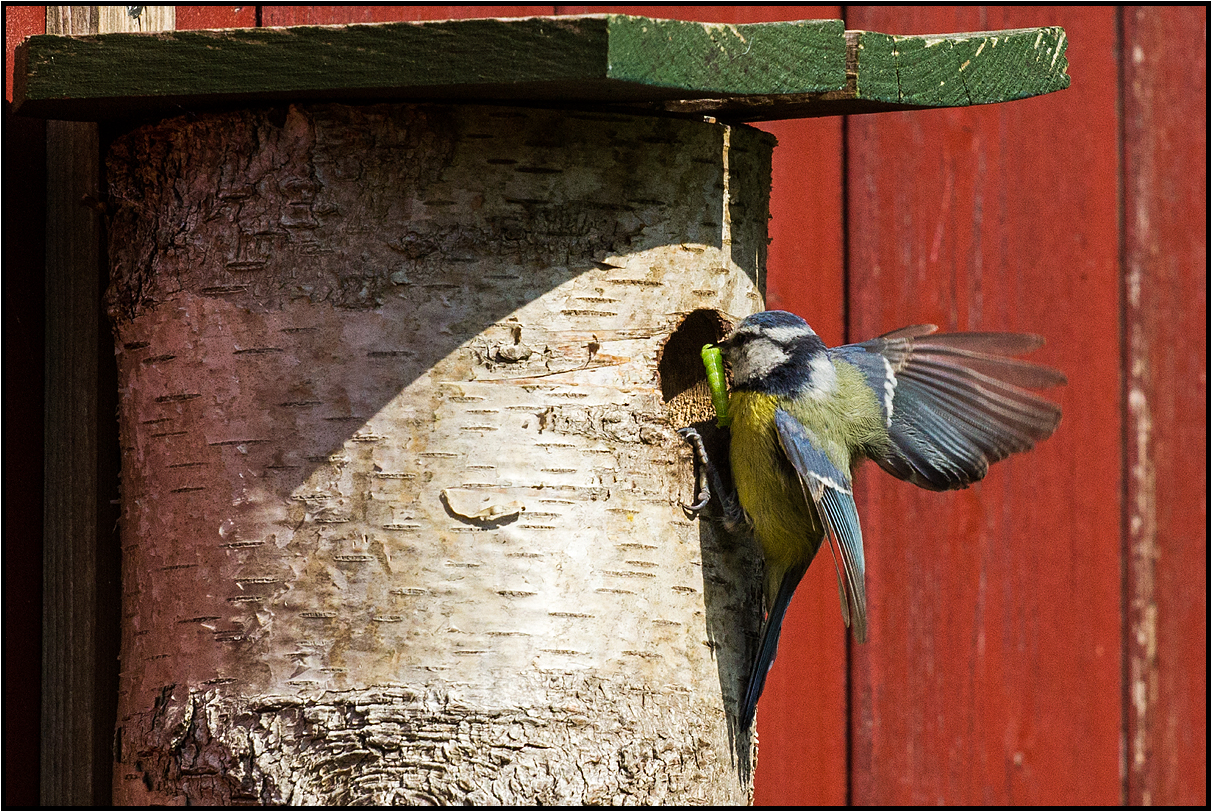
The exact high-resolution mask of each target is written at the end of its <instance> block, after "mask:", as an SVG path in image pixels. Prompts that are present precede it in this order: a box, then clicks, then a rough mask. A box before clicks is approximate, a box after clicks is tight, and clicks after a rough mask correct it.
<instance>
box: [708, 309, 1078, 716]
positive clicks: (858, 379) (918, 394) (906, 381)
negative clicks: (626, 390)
mask: <svg viewBox="0 0 1212 812" xmlns="http://www.w3.org/2000/svg"><path fill="white" fill-rule="evenodd" d="M936 329H937V328H935V327H934V326H933V325H919V326H915V327H906V328H904V329H901V330H896V331H894V332H891V333H888V334H886V335H884V336H881V337H880V338H876V339H872V340H870V341H864V342H862V343H861V344H847V345H845V346H841V347H834V348H832V349H829V348H827V347H826V346H825V344H824V342H822V341H821V339H820V337H819V336H817V334H816V333H815V332H813V331H812V328H811V327H809V326H808V324H807V323H806V322H805V321H804V320H803V319H801V318H800V317H798V316H795V315H792V314H791V313H785V312H782V311H767V312H764V313H757V314H755V315H753V316H749V317H748V318H746V319H745V320H744V321H742V322H741V323H740V324H739V325H738V326H737V328H736V329H735V330H734V331H733V332H732V333H731V334H730V335H728V337H727V338H725V339H724V340H723V341H721V342H719V345H718V346H719V347H720V349H721V350H722V351H723V354H724V358H725V360H726V361H727V363H728V366H729V368H730V369H731V372H732V395H731V398H730V402H729V409H730V411H731V419H732V424H731V433H732V434H731V440H730V445H729V457H730V462H731V468H732V477H733V481H734V484H735V497H736V499H737V500H739V503H740V504H739V509H737V508H736V507H735V500H733V499H732V498H731V497H730V496H727V497H725V496H724V495H723V494H721V496H722V497H724V498H723V502H724V507H725V513H726V519H727V513H728V512H729V510H730V507H729V503H732V507H731V510H732V511H733V512H735V513H740V514H741V515H740V516H739V517H737V518H736V519H735V520H736V521H740V522H743V523H744V524H747V525H748V526H749V527H751V528H752V531H753V535H754V537H755V538H756V539H757V541H758V544H759V545H760V546H761V550H762V554H763V557H764V559H765V572H766V575H765V584H764V599H765V610H766V617H765V620H764V622H763V624H762V631H761V638H760V642H759V644H758V652H757V656H756V658H755V659H754V661H753V665H752V669H751V671H750V674H749V680H748V684H747V687H746V691H745V696H744V699H743V701H742V703H741V722H742V729H748V727H749V724H750V723H751V722H752V720H753V715H754V712H755V710H756V707H757V701H758V697H759V696H761V693H762V688H763V686H764V685H765V682H766V674H767V671H768V670H769V669H770V666H771V664H772V663H773V662H774V656H775V652H776V650H777V648H778V638H779V629H780V627H781V626H782V622H783V615H784V613H785V612H786V611H787V606H788V605H789V603H790V602H791V596H792V594H793V593H794V592H795V588H796V586H797V585H798V584H799V582H800V579H801V578H802V577H803V576H804V572H805V571H806V570H807V569H808V565H809V564H810V563H811V562H812V559H813V557H814V556H815V555H816V552H817V550H818V549H819V548H820V546H821V543H822V542H823V541H824V540H825V539H826V538H828V539H829V543H830V550H831V551H832V553H833V559H834V565H835V567H836V569H837V572H838V584H839V591H840V593H841V601H842V618H843V619H844V621H845V622H846V625H847V626H849V627H850V628H851V629H852V631H853V634H854V637H855V639H856V640H858V641H859V642H863V641H864V640H865V639H866V636H867V600H866V593H865V590H864V585H863V537H862V531H861V530H860V529H859V518H858V511H857V509H856V507H855V503H854V496H853V494H852V491H851V482H852V472H853V470H854V469H855V467H856V466H857V465H858V463H859V462H861V461H862V460H864V459H870V460H874V461H875V462H876V463H877V464H878V465H879V466H880V467H881V468H883V469H884V470H885V471H887V472H888V473H890V474H892V475H893V476H895V477H897V478H899V479H904V480H907V481H909V482H912V483H913V484H915V485H918V486H920V487H922V488H927V489H929V490H936V491H944V490H950V489H953V488H965V487H967V486H968V485H971V484H972V483H973V482H976V481H977V480H979V479H981V478H982V477H984V476H985V473H986V472H987V471H988V470H989V463H991V462H997V461H998V460H1001V459H1004V458H1006V457H1008V456H1009V455H1010V454H1013V453H1016V452H1019V451H1026V450H1028V449H1030V448H1031V447H1032V446H1034V445H1035V443H1036V442H1038V441H1040V440H1043V439H1045V438H1047V437H1048V436H1050V435H1051V434H1052V432H1053V431H1054V430H1055V429H1056V426H1057V424H1058V423H1059V422H1060V418H1061V410H1060V407H1059V406H1057V405H1056V404H1054V403H1051V402H1049V401H1047V400H1044V399H1043V398H1040V397H1038V396H1037V395H1035V394H1033V393H1032V392H1029V391H1027V390H1028V389H1043V388H1047V387H1051V386H1057V385H1060V384H1063V383H1065V377H1064V375H1062V374H1061V373H1059V372H1057V371H1056V370H1053V369H1049V368H1048V367H1044V366H1040V365H1038V364H1033V363H1029V362H1026V361H1021V360H1017V359H1015V358H1013V357H1011V356H1017V355H1022V354H1024V353H1026V352H1029V351H1031V350H1034V349H1036V348H1037V347H1039V346H1041V345H1042V344H1043V340H1042V339H1040V338H1039V337H1037V336H1029V335H1016V334H1013V333H952V334H944V335H934V334H933V333H934V332H935V330H936ZM699 448H700V451H701V444H700V445H699ZM718 481H719V480H718V477H717V482H718ZM741 511H743V513H741Z"/></svg>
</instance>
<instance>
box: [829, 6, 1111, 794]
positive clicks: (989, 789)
mask: <svg viewBox="0 0 1212 812" xmlns="http://www.w3.org/2000/svg"><path fill="white" fill-rule="evenodd" d="M1041 25H1061V26H1064V28H1065V30H1066V33H1067V35H1068V39H1069V42H1070V48H1069V52H1068V58H1069V60H1070V70H1069V72H1070V74H1071V75H1072V77H1073V84H1072V88H1071V89H1069V90H1067V91H1064V92H1061V93H1056V94H1052V95H1049V96H1045V97H1042V98H1038V99H1030V100H1023V101H1015V102H1011V103H1007V104H999V105H992V106H989V107H982V108H965V109H958V110H946V111H936V112H923V111H917V112H905V113H889V114H881V115H870V116H857V117H852V118H851V119H850V123H849V139H850V141H849V156H850V159H849V160H850V163H849V172H848V184H849V186H848V195H849V203H850V207H849V211H850V223H849V234H850V257H851V267H850V273H851V279H850V292H851V295H852V300H851V308H850V314H851V327H852V335H853V337H855V338H863V337H866V336H871V335H875V334H877V333H880V332H882V331H885V330H888V329H892V328H895V327H899V326H902V325H906V324H914V323H920V322H934V323H936V324H939V325H940V326H942V327H943V328H944V329H949V330H955V329H960V330H965V329H967V330H1013V331H1024V332H1037V333H1042V334H1044V335H1045V336H1046V337H1047V338H1048V339H1049V344H1048V346H1047V347H1045V348H1044V349H1043V350H1041V351H1039V352H1037V353H1036V354H1035V356H1034V357H1035V358H1036V359H1038V360H1040V361H1042V362H1044V363H1048V364H1050V365H1052V366H1056V367H1059V368H1061V369H1063V370H1064V371H1065V372H1066V374H1067V375H1068V376H1069V385H1068V387H1066V388H1065V389H1063V390H1055V391H1054V392H1053V393H1052V397H1054V398H1055V399H1057V400H1058V401H1059V402H1060V403H1061V404H1062V406H1063V408H1064V410H1065V418H1064V421H1063V422H1062V423H1061V426H1060V428H1059V430H1058V431H1057V433H1056V435H1055V436H1054V437H1053V438H1051V439H1050V440H1048V441H1045V442H1044V443H1043V444H1041V445H1040V446H1039V447H1038V448H1037V449H1036V450H1035V451H1033V452H1031V453H1030V454H1028V455H1025V456H1020V457H1017V458H1015V459H1013V460H1010V461H1006V462H1002V463H999V464H998V465H996V466H994V467H993V469H992V470H991V472H990V474H989V476H988V477H987V478H986V479H985V481H984V482H982V483H980V484H978V485H976V486H974V487H972V488H971V489H969V490H965V491H959V492H955V493H950V494H935V493H928V492H925V491H921V490H918V489H916V488H914V487H912V486H910V485H908V484H906V483H902V482H898V481H895V480H893V479H891V478H889V477H887V476H886V475H885V474H883V473H882V472H879V471H877V470H875V469H873V468H869V469H868V470H867V471H865V472H864V475H863V476H862V477H861V481H860V482H859V483H858V487H857V488H856V493H858V492H859V491H860V490H861V491H862V494H863V495H862V496H860V497H859V499H860V502H859V508H860V514H861V515H862V517H863V525H864V534H863V535H864V538H865V540H866V541H867V550H868V553H867V563H868V583H867V589H868V600H869V602H870V615H871V624H870V628H871V632H870V642H868V643H867V644H866V645H865V646H856V647H854V648H853V650H852V657H853V664H854V671H853V674H852V679H853V681H854V687H853V689H852V698H853V702H854V714H855V718H854V727H853V730H852V737H853V739H852V748H853V750H852V752H853V776H852V792H853V796H852V799H853V801H854V802H855V803H858V804H877V805H886V804H890V805H902V804H909V805H917V804H936V803H943V804H961V805H964V804H993V805H999V806H1001V805H1030V804H1043V805H1048V806H1069V805H1076V804H1118V803H1120V802H1121V800H1122V794H1121V789H1122V784H1121V772H1120V771H1121V719H1122V712H1121V699H1122V680H1121V675H1122V659H1121V647H1120V628H1121V592H1120V588H1121V570H1120V516H1121V512H1120V511H1121V483H1122V480H1121V465H1120V460H1121V456H1120V444H1119V440H1120V426H1121V416H1120V408H1119V393H1120V377H1119V368H1118V358H1119V339H1118V334H1119V301H1118V296H1117V292H1118V282H1117V267H1118V244H1119V233H1118V227H1117V226H1118V217H1117V206H1118V192H1119V189H1118V187H1117V177H1118V175H1117V170H1118V165H1117V157H1118V153H1117V149H1116V133H1117V126H1118V121H1117V114H1116V97H1117V90H1118V88H1117V71H1116V61H1115V57H1116V46H1117V41H1116V20H1115V11H1114V9H1110V8H1093V7H1067V8H1060V9H1056V8H1047V7H1036V6H1026V7H1011V8H1005V7H959V8H957V7H947V6H930V7H898V8H891V9H885V8H875V7H858V8H854V9H853V10H851V12H850V16H849V18H848V19H847V27H848V28H862V29H868V30H873V31H881V32H887V33H894V34H897V33H900V34H911V33H946V32H954V31H979V30H991V29H1004V28H1017V27H1029V26H1041Z"/></svg>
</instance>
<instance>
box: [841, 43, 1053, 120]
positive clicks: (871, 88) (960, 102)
mask: <svg viewBox="0 0 1212 812" xmlns="http://www.w3.org/2000/svg"><path fill="white" fill-rule="evenodd" d="M850 33H852V34H853V35H856V36H855V37H854V39H855V48H856V49H857V52H858V53H857V61H858V70H857V74H856V76H857V87H856V94H855V95H856V98H858V99H862V100H866V101H872V102H885V103H890V104H907V105H914V106H923V107H965V106H967V105H970V104H991V103H995V102H1004V101H1013V100H1015V99H1023V98H1027V97H1029V96H1037V95H1040V94H1041V93H1050V92H1052V91H1054V90H1062V89H1064V88H1066V87H1068V86H1069V76H1068V75H1067V74H1066V71H1067V70H1068V66H1069V62H1068V60H1067V59H1065V50H1066V48H1067V47H1068V40H1067V39H1066V38H1065V31H1064V29H1062V28H1024V29H1014V30H1009V31H984V32H979V33H972V34H945V35H938V36H912V37H907V36H890V35H888V34H877V33H874V32H869V31H855V32H850Z"/></svg>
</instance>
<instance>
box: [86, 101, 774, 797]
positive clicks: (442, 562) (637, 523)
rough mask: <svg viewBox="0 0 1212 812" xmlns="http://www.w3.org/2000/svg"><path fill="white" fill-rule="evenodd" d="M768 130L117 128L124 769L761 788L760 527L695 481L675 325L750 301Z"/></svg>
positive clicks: (381, 781) (422, 116) (644, 124)
mask: <svg viewBox="0 0 1212 812" xmlns="http://www.w3.org/2000/svg"><path fill="white" fill-rule="evenodd" d="M771 146H772V143H771V140H770V139H769V137H768V136H764V135H763V134H761V133H759V132H757V131H753V130H749V129H747V128H741V129H737V128H726V127H724V126H722V125H716V124H709V123H704V122H689V121H679V120H658V119H651V118H639V117H630V116H623V115H613V114H602V113H592V114H591V113H576V112H556V111H538V110H522V109H507V108H490V107H483V108H476V107H444V106H411V105H376V106H367V107H347V106H341V105H314V106H307V107H303V106H299V107H290V108H289V109H275V110H266V111H241V112H232V113H219V114H212V115H203V116H200V117H191V118H179V119H173V120H170V121H167V122H163V123H161V124H157V125H150V126H146V127H143V128H141V129H138V130H136V131H134V132H132V133H130V134H128V135H126V136H124V137H122V138H121V139H119V140H118V141H117V142H115V144H114V146H113V148H112V150H111V153H110V157H109V178H110V184H111V196H112V198H113V204H114V206H115V213H114V215H113V219H112V223H111V229H110V240H109V244H110V252H111V266H112V284H111V288H110V291H109V303H110V311H111V316H112V318H113V322H114V328H115V334H116V341H117V354H118V365H119V375H120V389H121V414H120V422H121V435H122V446H123V470H122V477H123V494H122V502H123V505H122V509H123V531H122V532H123V553H124V563H123V590H124V607H123V611H124V629H123V644H122V677H121V696H120V709H119V723H118V734H117V742H118V757H117V764H116V765H115V770H116V772H115V787H116V789H115V801H116V802H118V803H122V804H128V803H135V804H144V803H164V802H168V803H175V802H190V803H205V804H226V803H248V802H254V803H274V804H278V803H290V804H294V803H300V804H317V805H318V804H333V803H340V804H346V803H373V804H390V803H426V802H435V803H463V802H473V803H512V804H525V803H544V804H574V803H576V804H579V803H611V804H613V803H662V802H670V803H674V802H677V803H695V802H699V803H706V804H735V803H743V802H746V801H747V800H749V798H750V797H751V783H750V776H749V761H750V758H751V744H750V742H749V741H748V740H745V741H743V742H742V741H738V740H737V737H738V734H737V732H736V731H735V705H736V701H737V695H738V692H739V690H740V687H741V682H742V680H743V679H744V675H745V671H746V669H745V665H744V664H745V663H747V662H748V658H749V650H750V645H751V643H752V637H753V636H754V635H755V634H756V629H757V623H758V612H759V608H758V607H759V601H758V591H757V590H758V584H759V583H760V578H759V577H758V572H759V567H760V563H759V561H758V559H757V557H756V555H755V554H754V551H753V550H752V549H751V548H750V546H749V545H748V544H746V543H744V542H743V541H739V540H736V539H731V538H728V537H725V536H724V534H723V533H722V531H719V530H718V529H717V528H715V527H713V526H712V525H711V524H710V523H708V522H692V521H689V520H687V518H686V516H685V514H684V513H683V511H682V509H681V507H680V502H682V501H686V500H688V499H690V498H691V496H692V483H691V481H690V473H691V465H690V460H689V454H688V451H687V449H686V448H685V447H684V446H683V445H682V443H681V442H680V440H679V439H678V438H677V436H676V434H674V432H673V429H674V428H677V427H678V426H680V425H684V424H685V422H687V418H688V417H691V418H694V419H703V418H704V417H706V413H705V412H704V411H703V409H704V408H709V407H704V406H703V405H702V399H701V398H698V399H695V398H691V399H690V400H689V401H687V400H686V399H685V398H684V397H681V396H682V395H684V394H685V391H684V390H685V385H684V384H683V385H679V386H678V387H675V389H677V390H678V391H670V387H669V386H668V385H666V386H665V391H664V394H663V392H662V385H663V381H662V378H661V375H659V374H658V362H660V364H661V368H662V370H669V369H683V370H684V369H686V368H687V367H688V366H689V367H690V368H693V365H694V364H697V361H698V359H697V350H698V347H697V346H694V347H693V352H692V353H686V355H687V360H686V362H685V363H681V362H680V361H679V360H678V358H673V357H669V356H667V355H666V356H663V355H662V353H663V352H665V351H666V342H667V341H668V340H669V337H670V336H671V335H672V334H673V333H674V331H675V330H676V329H677V328H678V326H679V324H681V323H682V321H683V319H684V318H685V317H686V315H687V314H689V313H691V312H693V311H696V310H698V311H705V312H708V313H712V314H713V318H715V319H717V322H714V323H716V324H718V326H719V327H720V328H721V329H722V327H723V324H724V322H725V321H726V320H730V319H736V318H740V317H742V316H744V315H746V314H748V313H751V312H753V311H755V310H757V309H760V307H761V286H762V281H763V280H762V279H761V275H762V274H763V273H764V268H763V264H764V258H765V246H766V218H767V193H768V189H769V159H770V149H771ZM696 318H697V321H696V322H695V323H696V324H697V325H698V329H704V328H703V325H704V324H707V323H711V322H709V320H704V319H703V318H702V317H701V316H700V317H696ZM696 340H697V339H696ZM693 343H694V342H693V341H683V342H675V345H676V346H677V347H682V346H683V345H686V346H690V345H691V344H693ZM670 346H671V347H672V346H674V345H670ZM678 351H679V352H681V350H678ZM668 352H673V350H672V349H670V350H669V351H668ZM666 377H668V376H666ZM686 403H697V404H698V405H697V406H695V405H691V406H689V407H687V406H686V405H685V404H686ZM678 404H681V405H678ZM687 409H689V411H687ZM696 409H697V411H696Z"/></svg>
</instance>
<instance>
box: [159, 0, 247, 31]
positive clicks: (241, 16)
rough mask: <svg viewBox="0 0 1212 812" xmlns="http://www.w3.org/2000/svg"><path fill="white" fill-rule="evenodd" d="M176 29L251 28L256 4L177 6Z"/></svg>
mask: <svg viewBox="0 0 1212 812" xmlns="http://www.w3.org/2000/svg"><path fill="white" fill-rule="evenodd" d="M176 14H177V30H178V31H193V30H196V29H199V28H252V27H254V26H255V25H256V24H257V7H256V6H211V5H204V6H177V7H176Z"/></svg>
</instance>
